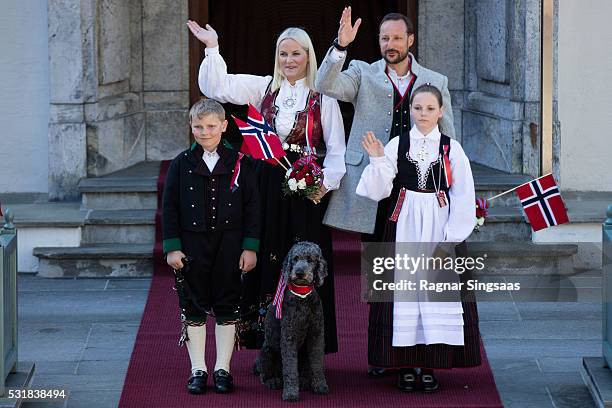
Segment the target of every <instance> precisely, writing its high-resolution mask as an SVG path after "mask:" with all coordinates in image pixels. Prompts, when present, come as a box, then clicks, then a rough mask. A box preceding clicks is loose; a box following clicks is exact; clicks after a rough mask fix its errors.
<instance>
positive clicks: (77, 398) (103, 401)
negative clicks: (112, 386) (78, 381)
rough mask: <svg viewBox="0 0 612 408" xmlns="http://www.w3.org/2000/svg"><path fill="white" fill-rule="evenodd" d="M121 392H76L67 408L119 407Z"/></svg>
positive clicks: (71, 396) (72, 394)
mask: <svg viewBox="0 0 612 408" xmlns="http://www.w3.org/2000/svg"><path fill="white" fill-rule="evenodd" d="M120 398H121V392H116V391H74V392H72V393H71V394H70V399H69V400H68V403H67V405H66V407H67V408H82V407H87V408H109V407H117V406H119V399H120Z"/></svg>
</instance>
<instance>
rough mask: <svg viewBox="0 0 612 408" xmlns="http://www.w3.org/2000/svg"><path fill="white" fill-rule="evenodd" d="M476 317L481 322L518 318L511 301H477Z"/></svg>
mask: <svg viewBox="0 0 612 408" xmlns="http://www.w3.org/2000/svg"><path fill="white" fill-rule="evenodd" d="M478 317H479V319H480V321H481V322H484V321H495V320H503V321H508V320H514V321H518V320H520V318H521V316H520V315H519V313H518V310H517V309H516V307H515V305H514V303H513V302H480V303H478Z"/></svg>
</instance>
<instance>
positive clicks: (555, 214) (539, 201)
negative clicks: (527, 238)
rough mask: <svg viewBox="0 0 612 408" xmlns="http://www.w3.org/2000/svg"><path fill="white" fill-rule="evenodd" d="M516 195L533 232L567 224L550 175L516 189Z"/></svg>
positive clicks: (561, 200) (567, 220)
mask: <svg viewBox="0 0 612 408" xmlns="http://www.w3.org/2000/svg"><path fill="white" fill-rule="evenodd" d="M516 194H517V195H518V198H519V200H521V204H522V205H523V210H524V211H525V214H527V218H528V219H529V223H530V224H531V228H532V229H533V230H534V231H539V230H541V229H544V228H548V227H552V226H553V225H560V224H565V223H567V222H569V218H568V216H567V210H566V209H565V203H563V199H562V198H561V194H560V193H559V187H557V183H556V182H555V179H554V178H553V176H552V174H548V175H546V176H542V177H540V178H537V179H535V180H532V181H530V182H529V183H525V184H523V185H521V186H519V187H517V189H516Z"/></svg>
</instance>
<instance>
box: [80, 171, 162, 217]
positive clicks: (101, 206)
mask: <svg viewBox="0 0 612 408" xmlns="http://www.w3.org/2000/svg"><path fill="white" fill-rule="evenodd" d="M159 166H160V162H141V163H137V164H135V165H133V166H131V167H128V168H126V169H123V170H119V171H116V172H114V173H111V174H108V175H105V176H101V177H91V178H85V179H82V180H81V181H80V182H79V192H80V193H81V194H82V203H83V207H84V208H88V209H96V210H111V209H113V210H129V209H156V208H157V178H158V174H159Z"/></svg>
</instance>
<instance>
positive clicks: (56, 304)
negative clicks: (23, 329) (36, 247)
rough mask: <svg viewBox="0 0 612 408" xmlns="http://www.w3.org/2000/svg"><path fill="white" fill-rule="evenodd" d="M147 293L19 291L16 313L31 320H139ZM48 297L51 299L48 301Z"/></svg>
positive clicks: (135, 291)
mask: <svg viewBox="0 0 612 408" xmlns="http://www.w3.org/2000/svg"><path fill="white" fill-rule="evenodd" d="M147 294H148V291H145V290H140V291H137V290H131V291H87V292H81V291H75V292H68V291H61V292H31V293H23V294H20V297H19V315H20V316H22V317H24V318H27V321H28V322H31V323H44V322H49V321H52V322H58V324H61V322H73V323H74V322H91V321H98V322H105V321H125V322H131V323H134V322H139V321H140V317H141V315H142V311H143V308H144V303H145V302H146V298H147ZM50 297H53V298H54V300H53V302H49V301H48V299H49V298H50ZM43 305H44V306H43Z"/></svg>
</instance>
